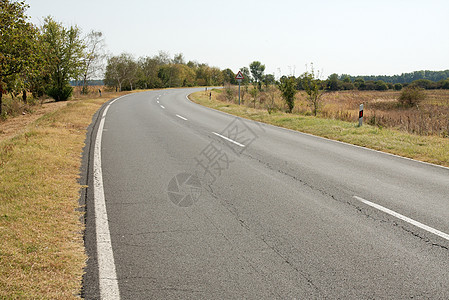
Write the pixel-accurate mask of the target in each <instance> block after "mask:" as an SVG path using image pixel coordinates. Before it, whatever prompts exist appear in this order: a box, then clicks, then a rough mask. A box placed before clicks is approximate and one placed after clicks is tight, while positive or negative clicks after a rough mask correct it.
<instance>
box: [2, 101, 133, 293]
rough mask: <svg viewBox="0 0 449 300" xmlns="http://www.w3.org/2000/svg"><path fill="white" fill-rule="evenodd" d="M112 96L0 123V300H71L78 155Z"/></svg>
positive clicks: (77, 274) (75, 283)
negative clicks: (3, 134) (95, 117)
mask: <svg viewBox="0 0 449 300" xmlns="http://www.w3.org/2000/svg"><path fill="white" fill-rule="evenodd" d="M121 94H124V93H121ZM115 96H117V94H109V95H107V96H105V95H104V96H103V97H102V98H99V97H96V98H95V97H92V96H90V97H91V98H83V99H82V100H79V99H78V100H71V101H67V102H58V103H48V104H44V105H43V106H42V107H37V108H36V112H37V114H36V115H30V114H27V115H24V116H20V117H17V118H10V119H8V120H7V121H5V122H2V123H0V131H3V132H7V133H6V135H7V137H3V139H2V140H1V141H0V236H1V243H0V245H1V246H0V299H76V298H78V296H79V292H80V288H81V278H82V274H83V268H84V265H85V261H86V256H85V254H84V245H83V236H82V231H83V225H82V224H81V221H80V215H81V213H80V212H77V209H78V207H79V203H78V200H79V192H80V189H81V188H82V187H81V186H80V184H79V183H78V178H79V172H80V171H79V170H80V163H81V159H80V158H81V152H82V148H83V145H84V140H85V135H86V128H87V126H88V125H89V124H90V123H91V120H92V116H93V114H94V113H95V112H96V111H97V110H98V109H99V108H100V106H101V105H102V104H103V103H104V102H106V101H107V100H108V99H111V98H113V97H115ZM36 118H37V120H36ZM14 123H16V124H14Z"/></svg>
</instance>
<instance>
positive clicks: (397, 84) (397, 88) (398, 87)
mask: <svg viewBox="0 0 449 300" xmlns="http://www.w3.org/2000/svg"><path fill="white" fill-rule="evenodd" d="M394 90H395V91H400V90H402V84H400V83H396V84H395V85H394Z"/></svg>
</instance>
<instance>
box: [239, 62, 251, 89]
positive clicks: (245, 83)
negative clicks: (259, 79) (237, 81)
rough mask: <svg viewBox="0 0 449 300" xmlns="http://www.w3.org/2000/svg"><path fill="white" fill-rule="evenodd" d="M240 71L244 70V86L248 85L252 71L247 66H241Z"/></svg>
mask: <svg viewBox="0 0 449 300" xmlns="http://www.w3.org/2000/svg"><path fill="white" fill-rule="evenodd" d="M240 72H242V75H243V80H242V83H243V85H244V86H247V85H248V84H249V82H250V80H251V73H250V72H249V69H248V68H247V67H243V68H240Z"/></svg>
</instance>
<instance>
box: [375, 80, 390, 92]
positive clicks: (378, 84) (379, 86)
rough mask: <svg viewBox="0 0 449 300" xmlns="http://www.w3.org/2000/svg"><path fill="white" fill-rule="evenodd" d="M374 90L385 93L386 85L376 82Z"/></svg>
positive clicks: (380, 81) (382, 82) (379, 81)
mask: <svg viewBox="0 0 449 300" xmlns="http://www.w3.org/2000/svg"><path fill="white" fill-rule="evenodd" d="M374 84H375V86H376V87H375V88H376V90H377V91H386V90H388V85H387V84H386V83H385V82H384V81H382V80H377V81H376V82H375V83H374Z"/></svg>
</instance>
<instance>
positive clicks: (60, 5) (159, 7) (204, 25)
mask: <svg viewBox="0 0 449 300" xmlns="http://www.w3.org/2000/svg"><path fill="white" fill-rule="evenodd" d="M27 3H28V4H29V5H30V6H31V7H30V9H29V10H28V11H27V14H28V15H30V16H31V17H32V19H31V20H32V21H33V22H34V23H35V24H37V25H41V24H42V23H43V20H44V17H45V16H48V15H51V16H53V17H54V19H55V20H57V21H60V22H62V23H64V24H65V25H78V26H79V27H80V28H81V29H82V30H83V32H84V33H87V32H89V31H90V30H92V29H94V30H97V31H102V32H103V33H104V35H105V39H106V44H107V50H108V52H110V53H111V54H114V55H118V54H120V53H122V52H128V53H131V54H133V55H134V56H135V57H136V58H137V57H139V56H153V55H155V54H157V53H158V51H159V50H163V51H167V52H169V53H170V54H171V55H173V54H175V53H180V52H181V53H183V54H184V56H185V58H186V60H197V61H199V62H204V63H208V64H209V65H211V66H218V67H220V68H222V69H224V68H227V67H229V68H231V69H232V70H233V71H234V72H237V71H238V69H239V68H240V67H243V66H248V65H249V64H250V63H251V62H252V61H254V60H259V61H261V62H262V63H263V64H265V65H266V73H271V74H272V73H275V75H276V77H278V76H279V69H280V70H281V73H282V74H292V73H293V72H295V75H296V76H298V75H300V74H302V73H303V72H305V70H306V67H305V65H306V64H308V63H310V62H313V63H314V66H315V68H316V69H319V70H322V71H323V72H324V73H323V74H324V76H323V77H327V76H328V75H330V74H331V73H339V74H342V73H345V74H351V75H394V74H401V73H404V72H411V71H418V70H435V71H438V70H446V69H449V1H448V0H369V1H365V0H334V1H331V0H315V1H314V0H310V1H303V0H297V1H294V0H273V1H266V0H240V1H237V0H228V1H216V0H190V1H189V0H184V1H182V0H159V1H154V0H127V1H126V0H125V1H124V0H72V1H64V0H35V1H33V0H27Z"/></svg>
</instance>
